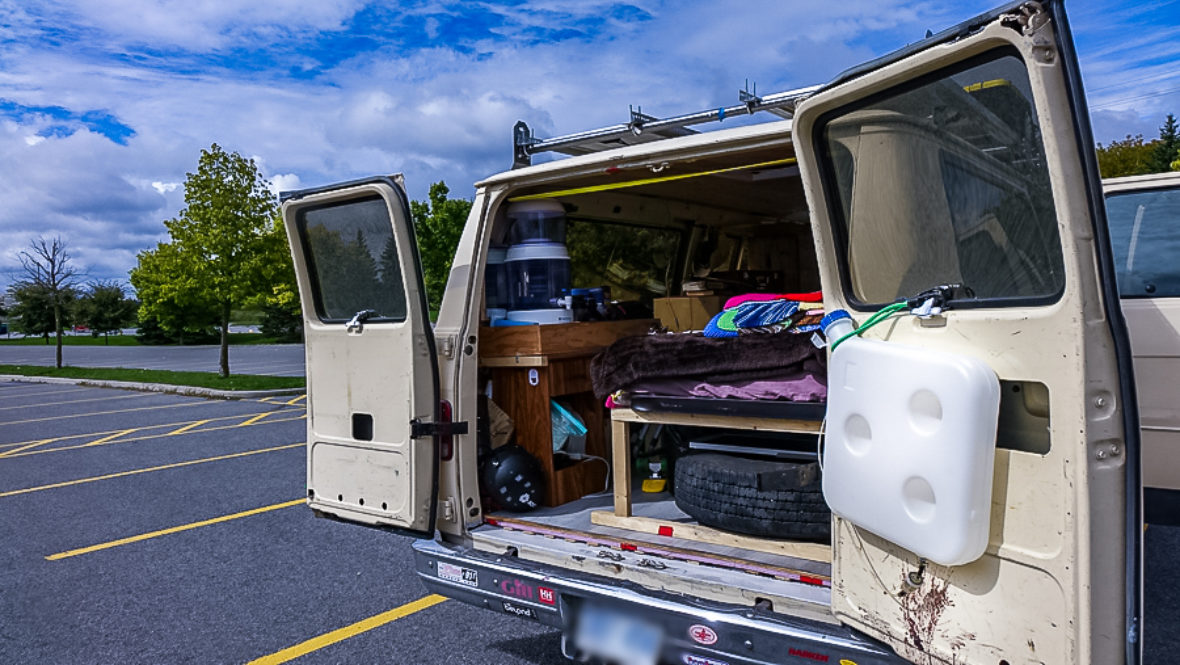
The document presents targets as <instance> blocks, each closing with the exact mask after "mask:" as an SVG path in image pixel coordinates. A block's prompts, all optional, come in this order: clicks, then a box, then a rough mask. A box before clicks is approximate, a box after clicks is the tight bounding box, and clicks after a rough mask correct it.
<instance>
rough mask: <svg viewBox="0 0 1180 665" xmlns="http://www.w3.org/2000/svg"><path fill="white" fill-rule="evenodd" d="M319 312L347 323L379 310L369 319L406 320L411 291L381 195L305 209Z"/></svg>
mask: <svg viewBox="0 0 1180 665" xmlns="http://www.w3.org/2000/svg"><path fill="white" fill-rule="evenodd" d="M296 225H297V227H298V229H299V234H300V236H301V238H302V240H303V247H304V251H306V253H307V265H308V273H309V277H310V281H311V288H312V295H313V298H314V300H315V308H316V315H317V316H318V317H319V318H320V320H321V321H324V322H325V323H342V322H345V321H348V320H349V319H351V318H352V317H353V316H354V315H355V314H357V313H358V312H362V311H365V310H373V313H372V314H371V315H369V317H368V319H367V320H368V321H370V322H376V321H404V320H405V318H406V290H405V286H404V284H403V282H402V273H401V264H400V261H399V260H398V256H397V244H396V241H395V240H394V237H393V225H392V223H391V222H390V217H389V210H388V208H387V206H386V203H385V200H384V199H382V198H381V197H380V196H373V197H368V198H364V199H357V200H352V201H346V202H343V203H333V204H329V205H325V206H320V207H317V208H309V209H306V210H302V211H300V212H299V214H298V217H297V218H296Z"/></svg>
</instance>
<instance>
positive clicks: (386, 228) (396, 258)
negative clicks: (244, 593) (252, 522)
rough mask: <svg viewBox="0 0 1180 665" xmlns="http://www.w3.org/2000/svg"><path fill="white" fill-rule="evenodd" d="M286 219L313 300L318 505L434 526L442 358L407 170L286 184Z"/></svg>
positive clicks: (310, 449)
mask: <svg viewBox="0 0 1180 665" xmlns="http://www.w3.org/2000/svg"><path fill="white" fill-rule="evenodd" d="M283 222H284V224H285V225H286V230H287V237H288V239H289V241H290V244H291V253H292V256H293V257H294V261H295V272H296V278H297V281H298V283H299V295H300V298H301V300H302V302H303V324H304V328H303V329H304V346H305V349H306V356H307V496H308V504H309V505H310V506H311V508H312V509H313V510H315V511H317V513H319V514H323V515H327V516H330V517H335V518H339V519H345V520H349V521H353V522H360V523H363V524H368V525H372V526H381V527H387V528H392V529H396V530H400V531H404V532H407V533H411V534H414V535H418V536H429V535H432V534H433V531H434V517H435V507H436V495H437V477H438V454H437V451H436V438H437V436H436V435H437V433H438V430H439V427H440V426H439V425H438V415H439V413H438V412H439V398H438V360H437V357H436V356H435V351H434V334H433V332H432V330H431V326H430V319H429V314H428V310H427V305H426V294H425V291H424V288H423V284H422V269H421V266H420V265H419V259H418V249H417V245H416V243H415V240H414V229H413V225H412V223H411V218H410V210H409V205H408V201H407V198H406V194H405V190H404V189H403V187H402V183H401V179H400V176H399V177H382V178H374V179H370V180H362V181H357V182H350V183H344V184H341V185H334V186H331V187H326V188H322V189H315V190H305V191H300V192H294V193H290V194H285V195H284V202H283Z"/></svg>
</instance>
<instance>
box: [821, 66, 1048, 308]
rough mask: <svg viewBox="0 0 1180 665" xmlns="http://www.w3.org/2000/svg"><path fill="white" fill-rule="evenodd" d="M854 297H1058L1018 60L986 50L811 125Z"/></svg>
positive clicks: (1034, 133)
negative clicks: (955, 289)
mask: <svg viewBox="0 0 1180 665" xmlns="http://www.w3.org/2000/svg"><path fill="white" fill-rule="evenodd" d="M817 131H818V132H819V136H818V138H819V142H818V143H819V146H820V152H821V154H820V158H821V162H822V165H823V168H824V171H825V174H826V177H827V180H828V189H829V192H830V193H831V194H830V195H831V196H834V197H835V198H836V200H835V201H834V205H832V206H831V214H832V215H833V218H834V222H835V224H836V227H837V228H836V231H837V237H838V239H839V240H840V242H841V243H842V244H843V247H844V250H843V254H844V255H843V257H842V258H843V270H844V274H845V277H846V280H847V283H848V284H849V287H850V291H851V294H850V295H851V296H852V299H853V300H854V301H857V302H860V303H864V304H874V305H876V304H882V303H886V302H890V301H892V300H894V299H896V298H899V297H904V296H912V295H915V294H917V293H919V292H921V291H924V290H926V289H929V288H931V287H934V286H938V285H940V284H962V285H964V286H966V287H968V288H969V289H970V291H971V292H973V293H974V294H975V296H976V297H977V298H978V299H980V300H983V301H992V304H1002V302H1001V301H1004V300H1013V301H1016V302H1029V301H1047V300H1052V299H1055V298H1056V297H1057V296H1058V295H1059V294H1060V293H1061V291H1062V289H1063V288H1064V283H1065V280H1064V269H1063V264H1062V252H1061V241H1060V238H1059V236H1058V231H1057V219H1056V214H1055V211H1054V208H1053V199H1052V191H1051V189H1050V185H1049V177H1048V169H1047V167H1046V165H1045V156H1044V148H1043V143H1042V140H1041V132H1040V128H1039V126H1038V124H1037V118H1036V113H1035V110H1034V106H1033V101H1032V93H1031V88H1030V85H1029V82H1028V76H1027V73H1026V72H1025V68H1024V64H1023V63H1022V61H1021V60H1020V59H1019V58H1018V57H1016V56H1014V55H1006V54H993V55H991V56H987V57H984V58H979V59H976V60H973V61H971V62H970V63H968V64H966V65H962V66H958V67H955V68H953V69H949V70H945V71H943V72H940V73H938V74H935V75H931V76H927V77H924V78H922V79H919V80H917V81H915V82H911V83H909V84H907V85H905V86H902V87H900V88H897V89H894V90H890V91H888V92H886V93H884V94H879V95H876V96H873V97H870V98H868V99H866V100H864V101H862V102H858V103H856V104H854V105H851V106H849V107H845V108H843V109H840V110H838V111H836V112H833V113H829V114H828V115H827V116H825V117H824V118H822V119H821V122H820V123H819V125H818V129H817Z"/></svg>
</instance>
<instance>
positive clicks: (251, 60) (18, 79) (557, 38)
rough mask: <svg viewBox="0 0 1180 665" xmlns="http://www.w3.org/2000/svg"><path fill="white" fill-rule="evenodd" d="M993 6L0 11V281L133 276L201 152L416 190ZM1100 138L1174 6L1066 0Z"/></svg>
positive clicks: (18, 6)
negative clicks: (50, 268) (517, 141)
mask: <svg viewBox="0 0 1180 665" xmlns="http://www.w3.org/2000/svg"><path fill="white" fill-rule="evenodd" d="M992 4H993V3H992V2H978V1H976V0H970V1H967V2H961V3H946V2H924V1H916V2H901V1H898V0H843V1H842V2H831V1H823V2H812V1H806V2H804V1H796V2H782V1H778V2H773V1H771V2H762V1H757V0H749V1H745V2H741V3H737V2H725V1H722V2H718V1H717V0H711V1H708V2H706V1H703V0H677V1H676V2H672V1H671V0H667V1H661V0H633V1H631V2H613V1H610V0H561V1H559V0H517V1H515V2H490V1H489V2H457V3H456V2H431V1H422V2H392V1H382V2H366V1H364V0H254V1H252V2H249V3H243V2H237V1H231V0H88V1H81V2H37V1H34V0H0V156H2V157H0V287H2V286H4V285H5V284H7V283H8V281H9V279H10V278H11V277H12V276H13V275H14V274H15V273H14V271H15V269H16V260H15V252H16V251H17V250H19V249H22V248H24V247H26V246H27V244H28V241H29V239H30V238H32V237H35V236H37V235H45V236H52V235H61V236H62V237H64V238H66V239H67V241H68V243H69V246H70V250H71V252H72V254H73V256H74V257H75V260H76V262H77V263H78V264H79V265H81V266H83V267H84V268H85V269H86V272H87V275H88V277H89V278H90V279H104V280H105V279H117V280H121V281H125V280H126V275H127V270H128V269H129V268H130V267H132V266H133V265H134V264H135V254H136V252H138V251H139V250H142V249H144V248H148V247H153V246H154V245H155V243H156V242H158V241H160V240H162V239H164V238H165V237H166V234H165V230H164V226H163V221H164V220H165V219H168V218H171V217H173V216H174V215H176V213H177V212H178V211H179V210H180V209H181V207H182V206H183V188H182V187H181V184H182V183H183V181H184V177H185V172H186V171H190V170H192V169H194V168H195V166H196V160H197V155H198V153H199V151H200V149H201V148H204V147H207V146H208V145H209V144H210V143H212V142H217V143H219V144H221V145H222V146H223V147H225V148H227V149H229V150H233V151H237V152H240V153H242V154H243V155H246V156H249V157H253V158H255V159H256V160H257V161H258V163H259V164H260V166H261V168H262V170H263V172H264V174H265V175H266V176H267V177H268V178H269V179H270V180H271V181H272V182H273V183H274V186H275V189H276V190H277V189H292V188H296V187H303V186H313V185H321V184H326V183H329V182H333V181H339V180H346V179H350V178H356V177H361V176H366V175H372V174H376V173H392V172H404V173H406V175H407V180H408V183H409V188H410V194H411V196H413V197H415V198H422V197H423V196H424V195H425V192H426V189H427V187H428V186H429V184H430V183H431V182H435V181H438V180H445V181H446V182H447V184H448V185H449V186H450V187H451V191H452V195H457V196H470V194H471V192H472V187H471V184H472V183H473V182H475V181H476V180H478V179H479V178H481V177H483V176H486V175H490V174H492V173H495V172H498V171H500V170H503V169H505V168H507V167H508V166H509V165H510V161H511V149H510V148H511V146H510V136H511V127H512V124H513V123H514V122H516V121H517V120H520V119H523V120H525V121H527V122H528V123H529V124H530V125H532V126H533V127H534V128H535V129H536V130H537V132H538V134H540V135H542V136H550V135H555V134H561V133H567V132H573V131H578V130H581V129H588V128H592V127H596V126H601V125H607V124H613V123H616V122H620V121H623V120H625V119H626V117H627V108H628V105H629V104H634V105H641V106H642V107H643V110H644V111H645V112H646V113H650V114H653V115H658V116H666V115H672V114H676V113H681V112H687V111H693V110H699V109H702V108H709V107H714V106H718V105H721V104H729V103H733V102H734V101H735V100H736V93H737V90H738V89H739V88H741V87H742V85H743V83H744V81H745V80H746V79H750V80H752V81H756V82H757V86H758V90H759V91H760V92H772V91H777V90H786V89H790V88H794V87H799V86H803V85H808V84H812V83H820V82H823V81H825V80H827V79H829V78H830V77H832V76H833V75H835V74H836V73H838V72H839V71H840V70H842V69H844V68H846V67H848V66H851V65H854V64H857V63H859V62H861V61H864V60H867V59H869V58H872V57H874V56H878V55H881V54H884V53H886V52H889V51H891V50H894V49H896V48H898V47H901V46H903V45H905V44H906V43H909V42H912V41H915V40H917V39H919V38H920V37H921V36H922V35H923V34H924V33H925V32H926V30H927V29H931V30H934V31H935V32H937V31H938V30H939V29H941V28H944V27H947V26H949V25H951V24H953V23H956V22H958V21H961V20H963V19H966V18H968V17H970V16H972V15H974V14H976V13H979V12H980V11H983V10H986V9H988V8H989V7H990V6H991V5H992ZM1067 6H1068V8H1069V10H1070V17H1071V21H1072V24H1073V28H1074V33H1075V39H1076V41H1077V50H1078V53H1079V55H1080V58H1081V62H1082V71H1083V74H1084V76H1085V78H1086V86H1087V91H1088V95H1089V101H1090V104H1091V109H1092V118H1093V122H1094V128H1095V134H1096V137H1097V138H1098V140H1099V141H1104V142H1106V141H1110V140H1112V139H1116V138H1121V137H1122V136H1124V135H1126V134H1139V133H1142V134H1144V135H1145V136H1146V137H1148V138H1152V137H1154V136H1155V135H1156V134H1157V132H1158V127H1159V125H1160V124H1161V122H1162V120H1163V117H1164V115H1165V114H1166V113H1168V112H1180V67H1178V66H1177V59H1178V55H1180V0H1170V1H1164V2H1143V3H1130V2H1123V3H1083V2H1073V3H1069V4H1068V5H1067Z"/></svg>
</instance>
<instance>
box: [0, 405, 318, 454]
mask: <svg viewBox="0 0 1180 665" xmlns="http://www.w3.org/2000/svg"><path fill="white" fill-rule="evenodd" d="M238 417H240V416H238ZM305 417H307V414H302V415H299V416H295V417H293V418H281V419H279V420H268V421H266V422H263V423H255V426H257V425H277V424H278V423H288V422H291V421H292V420H300V419H302V418H305ZM233 427H238V425H236V424H234V425H218V426H217V427H206V428H205V429H198V430H193V431H190V432H184V434H203V433H205V432H216V431H217V430H223V429H230V428H233ZM145 429H146V428H145ZM168 436H169V435H168V434H145V435H143V436H133V437H129V438H126V439H118V440H115V441H107V442H106V443H103V444H100V445H103V446H109V445H111V444H113V443H131V442H132V441H150V440H151V439H163V438H166V437H168ZM52 440H53V439H50V441H52ZM43 443H46V442H43ZM91 445H92V444H89V443H82V444H78V445H73V446H57V447H56V448H41V449H39V450H30V451H28V452H19V453H18V452H17V451H12V450H10V451H8V452H7V453H5V454H4V455H0V459H8V458H12V457H24V456H25V455H40V454H42V453H56V452H61V451H64V450H78V449H79V448H89V447H90V446H91Z"/></svg>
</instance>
